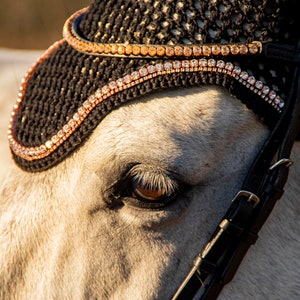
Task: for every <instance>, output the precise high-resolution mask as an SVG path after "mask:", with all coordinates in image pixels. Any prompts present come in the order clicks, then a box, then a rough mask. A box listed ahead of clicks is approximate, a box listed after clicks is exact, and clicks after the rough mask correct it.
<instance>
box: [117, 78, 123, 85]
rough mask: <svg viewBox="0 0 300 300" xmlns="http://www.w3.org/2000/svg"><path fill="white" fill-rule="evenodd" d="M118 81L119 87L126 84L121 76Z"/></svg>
mask: <svg viewBox="0 0 300 300" xmlns="http://www.w3.org/2000/svg"><path fill="white" fill-rule="evenodd" d="M116 82H117V85H118V87H121V86H122V85H124V83H123V79H122V78H119V79H118V80H117V81H116Z"/></svg>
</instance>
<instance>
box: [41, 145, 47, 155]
mask: <svg viewBox="0 0 300 300" xmlns="http://www.w3.org/2000/svg"><path fill="white" fill-rule="evenodd" d="M40 151H41V153H45V152H46V146H45V145H42V146H41V150H40Z"/></svg>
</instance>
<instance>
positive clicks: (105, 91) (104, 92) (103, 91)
mask: <svg viewBox="0 0 300 300" xmlns="http://www.w3.org/2000/svg"><path fill="white" fill-rule="evenodd" d="M109 90H110V88H109V87H108V85H105V86H104V87H103V88H102V89H101V92H102V93H103V94H107V93H108V92H109Z"/></svg>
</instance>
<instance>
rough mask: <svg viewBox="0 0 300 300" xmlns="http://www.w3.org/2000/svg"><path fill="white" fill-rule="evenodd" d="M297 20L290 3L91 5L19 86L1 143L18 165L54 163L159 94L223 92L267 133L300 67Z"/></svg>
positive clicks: (229, 0)
mask: <svg viewBox="0 0 300 300" xmlns="http://www.w3.org/2000/svg"><path fill="white" fill-rule="evenodd" d="M296 13H297V1H293V0H290V1H284V0H274V1H267V0H244V1H240V0H222V1H221V0H214V1H208V0H204V1H201V0H199V1H198V0H175V1H174V0H172V1H170V0H165V1H158V0H140V1H136V0H124V1H119V0H107V1H104V0H95V1H94V2H93V3H92V4H91V5H90V6H89V7H88V8H84V9H82V10H80V11H78V12H76V13H75V14H74V15H72V16H71V17H70V18H69V19H68V20H67V21H66V23H65V25H64V29H63V39H62V40H60V41H58V42H56V43H55V44H54V45H52V46H51V47H50V48H49V49H48V50H47V51H46V52H45V53H44V54H43V55H42V57H41V58H40V59H38V61H37V62H36V64H35V65H34V66H33V67H32V68H31V69H30V70H29V71H28V73H27V75H26V76H25V78H24V79H23V81H22V84H21V87H20V92H19V98H18V100H17V103H16V104H15V106H14V110H13V112H12V117H11V122H10V125H9V136H8V138H9V144H10V148H11V150H12V153H13V157H14V159H15V161H16V163H17V164H18V165H19V166H20V167H21V168H22V169H24V170H26V171H31V172H36V171H43V170H46V169H49V168H51V167H53V166H55V165H57V164H58V163H59V162H61V161H62V160H64V159H65V158H67V157H68V156H69V155H71V154H72V153H73V152H74V151H76V150H77V149H78V148H79V146H81V145H82V144H83V143H84V142H85V141H86V140H87V138H88V137H89V136H90V134H91V133H92V131H93V130H94V129H95V128H96V126H97V125H98V124H99V122H101V120H102V119H103V118H104V117H105V116H106V115H107V114H108V113H109V112H110V111H111V110H113V109H115V108H117V107H119V106H120V105H122V104H123V103H126V102H128V101H133V100H136V99H138V98H140V97H141V96H142V95H145V94H148V93H153V92H155V91H157V90H162V89H164V90H167V89H174V88H180V87H190V86H199V85H203V84H211V85H219V86H222V87H224V88H225V89H228V91H229V92H230V93H231V94H232V95H234V96H236V98H237V99H239V100H241V101H242V102H243V103H244V104H245V105H247V107H248V108H250V109H252V110H253V111H254V113H255V114H257V115H258V116H259V117H260V118H261V119H262V121H263V122H265V123H266V124H267V125H268V126H269V127H270V128H271V129H272V128H274V126H275V125H276V123H277V122H278V120H279V118H280V116H281V114H282V113H283V112H284V110H285V107H286V106H287V103H288V101H289V92H290V90H289V89H290V82H291V81H292V74H293V70H294V68H295V65H294V62H295V60H296V61H297V60H298V64H299V54H297V55H298V56H297V55H296V54H295V49H297V42H298V40H299V35H300V30H299V29H300V25H299V17H297V16H296ZM283 48H284V51H283V50H282V49H283Z"/></svg>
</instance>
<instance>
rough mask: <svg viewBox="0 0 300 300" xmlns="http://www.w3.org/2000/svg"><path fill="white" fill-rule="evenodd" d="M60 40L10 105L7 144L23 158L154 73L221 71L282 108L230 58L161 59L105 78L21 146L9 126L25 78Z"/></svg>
mask: <svg viewBox="0 0 300 300" xmlns="http://www.w3.org/2000/svg"><path fill="white" fill-rule="evenodd" d="M63 42H64V40H61V41H58V42H56V43H55V44H53V45H52V46H51V47H50V48H49V49H48V50H47V51H46V52H45V53H44V54H43V55H42V56H41V58H39V59H38V61H37V62H36V63H35V64H34V66H33V67H32V68H31V69H30V70H29V71H28V73H27V74H26V76H25V77H24V79H23V80H22V84H21V87H20V92H19V94H18V100H17V103H16V104H15V105H14V109H13V112H12V114H11V119H10V125H9V129H8V140H9V144H10V148H11V150H12V151H13V152H14V153H15V154H16V155H17V156H19V157H21V158H23V159H25V160H27V161H33V160H38V159H42V158H45V157H47V156H49V155H50V154H51V153H52V152H54V151H55V150H56V149H57V148H58V147H59V146H60V145H62V144H63V143H64V141H65V140H67V139H68V137H69V136H70V135H72V134H73V133H74V132H75V130H76V129H77V128H78V127H79V126H80V125H81V124H82V122H83V121H84V120H85V118H86V117H87V116H88V115H89V113H90V112H91V111H92V110H93V109H94V108H95V107H96V106H97V105H98V104H99V103H101V102H103V101H104V100H105V99H107V98H109V97H110V96H112V95H114V94H116V93H118V92H120V91H123V90H126V89H129V88H131V87H133V86H135V85H138V84H140V83H143V82H145V81H147V80H150V79H152V78H155V77H157V76H163V75H168V74H174V73H195V72H214V73H223V74H226V75H228V76H230V77H232V78H234V79H235V80H237V81H238V82H240V83H241V84H243V85H244V86H245V87H246V88H248V89H249V90H251V91H252V92H254V93H255V94H257V95H258V96H259V97H260V98H261V99H262V100H263V101H266V102H267V103H269V104H270V105H271V106H273V107H274V108H275V109H276V110H277V111H278V112H279V113H281V111H282V108H283V107H284V105H285V103H284V100H283V99H282V98H281V97H280V96H278V95H277V94H276V92H275V91H273V90H271V89H270V88H269V87H268V86H267V85H264V84H263V83H262V82H261V81H260V80H256V79H255V78H254V77H253V76H251V75H249V74H248V73H247V72H246V71H242V70H241V69H240V67H238V66H235V65H234V64H233V63H231V62H225V61H223V60H216V59H213V58H209V59H207V58H201V59H195V58H194V59H190V60H174V61H166V62H164V63H157V64H150V65H146V66H144V67H142V68H140V69H139V70H137V71H134V72H132V73H131V74H127V75H125V76H124V77H121V78H119V79H117V80H113V81H110V82H108V83H107V84H106V85H104V86H103V87H101V88H99V89H98V90H97V91H96V92H95V93H94V94H93V95H90V96H89V97H88V99H87V100H86V101H85V102H83V104H82V105H81V106H80V107H79V108H78V110H77V111H76V113H75V114H74V115H73V117H72V118H71V119H70V120H69V121H68V122H67V123H66V124H65V125H64V126H63V127H62V128H61V130H59V131H58V132H57V133H56V134H55V135H53V136H52V137H51V138H50V139H49V140H48V141H46V142H45V143H44V144H42V145H40V146H36V147H26V146H23V145H21V144H20V143H19V142H18V141H17V140H16V138H15V136H14V132H13V128H14V120H15V117H16V115H17V114H18V111H19V108H20V105H21V103H22V101H23V98H24V96H25V92H26V85H27V81H28V80H29V79H30V77H31V75H32V73H33V72H34V70H35V69H36V67H37V66H38V65H39V63H41V62H42V61H43V60H44V59H46V58H47V57H48V56H49V55H50V54H51V53H52V52H53V51H54V50H56V49H57V48H58V47H59V46H60V45H61V44H62V43H63Z"/></svg>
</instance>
